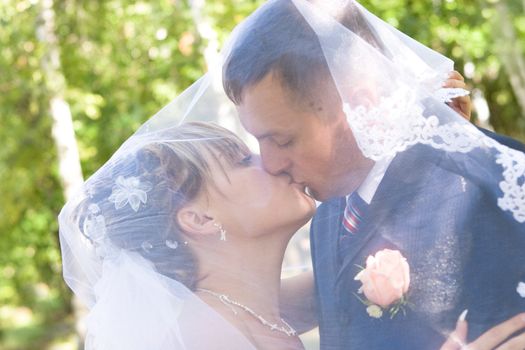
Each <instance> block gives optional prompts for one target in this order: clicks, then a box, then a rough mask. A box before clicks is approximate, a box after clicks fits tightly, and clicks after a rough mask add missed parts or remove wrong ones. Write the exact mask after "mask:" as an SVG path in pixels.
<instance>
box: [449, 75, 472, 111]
mask: <svg viewBox="0 0 525 350" xmlns="http://www.w3.org/2000/svg"><path fill="white" fill-rule="evenodd" d="M443 87H445V88H458V89H465V90H468V87H467V84H465V79H464V78H463V76H462V75H461V74H459V72H457V71H452V72H451V73H450V74H449V76H448V79H447V80H445V82H444V83H443ZM447 104H448V105H449V106H450V107H452V109H454V110H455V111H456V112H457V113H459V114H460V115H461V116H462V117H463V118H465V119H466V120H470V116H471V114H472V103H471V100H470V96H461V97H456V98H455V99H453V100H452V102H449V103H447Z"/></svg>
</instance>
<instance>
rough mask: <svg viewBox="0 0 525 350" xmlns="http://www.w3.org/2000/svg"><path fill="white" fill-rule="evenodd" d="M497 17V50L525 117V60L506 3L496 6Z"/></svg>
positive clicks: (499, 3)
mask: <svg viewBox="0 0 525 350" xmlns="http://www.w3.org/2000/svg"><path fill="white" fill-rule="evenodd" d="M496 12H497V15H496V16H495V18H494V21H493V27H494V32H495V33H496V34H499V35H495V38H499V39H497V40H498V45H497V50H498V55H499V56H500V59H501V62H502V63H503V67H504V69H505V71H506V72H507V74H508V76H509V81H510V84H511V86H512V90H513V91H514V95H515V96H516V99H517V100H518V105H519V106H520V107H521V115H522V116H524V117H525V59H524V57H523V49H522V46H521V45H520V41H519V39H518V37H517V35H516V31H515V29H514V26H513V20H512V16H511V15H510V12H509V8H508V6H507V4H506V2H505V1H499V2H498V3H497V4H496Z"/></svg>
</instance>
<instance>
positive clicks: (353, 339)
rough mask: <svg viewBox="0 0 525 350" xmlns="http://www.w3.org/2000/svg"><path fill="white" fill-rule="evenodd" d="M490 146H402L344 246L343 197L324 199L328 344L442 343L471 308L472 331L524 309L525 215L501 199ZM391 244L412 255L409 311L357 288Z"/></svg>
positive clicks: (316, 250) (320, 266)
mask: <svg viewBox="0 0 525 350" xmlns="http://www.w3.org/2000/svg"><path fill="white" fill-rule="evenodd" d="M490 136H491V137H493V138H496V139H497V140H498V141H500V142H503V143H506V144H509V139H507V138H505V137H501V136H500V135H495V134H490ZM511 141H513V142H516V144H511V146H513V147H514V148H518V149H519V148H520V147H522V146H523V145H521V144H520V143H518V142H517V141H514V140H511ZM522 150H524V151H525V146H524V147H523V148H522ZM483 152H485V151H481V150H480V151H479V153H478V154H469V155H468V156H465V155H462V154H450V153H448V154H447V153H444V152H440V151H436V150H434V149H431V148H429V147H427V146H422V145H417V146H414V147H413V148H412V149H410V150H409V151H406V152H404V153H402V154H400V155H398V156H397V157H396V158H395V159H394V160H393V161H392V163H391V164H390V166H389V168H388V170H387V172H386V173H385V177H384V179H383V181H382V182H381V184H380V186H379V188H378V190H377V192H376V195H375V196H374V198H373V200H372V203H371V204H370V207H369V210H368V214H367V215H368V216H367V220H366V221H365V223H364V224H363V226H362V227H361V229H360V232H359V233H358V235H357V236H355V237H352V238H351V239H352V241H351V242H350V244H348V245H346V246H345V248H344V249H343V251H339V252H338V248H339V247H338V237H339V236H340V234H341V230H342V225H341V222H342V214H343V211H344V208H345V199H344V198H337V199H333V200H330V201H328V202H326V203H323V204H322V205H321V206H320V207H319V208H318V211H317V213H316V215H315V217H314V219H313V222H312V229H311V246H312V256H313V265H314V274H315V279H316V292H317V302H318V311H319V314H318V316H319V323H320V334H321V349H345V350H348V349H417V350H422V349H439V348H440V346H441V345H442V343H443V342H444V341H445V338H446V336H447V334H448V332H450V331H451V330H453V329H454V327H455V323H456V320H457V318H458V316H459V315H460V313H461V312H462V311H463V310H464V309H469V314H468V321H469V338H470V339H475V338H477V337H478V336H479V335H480V334H481V333H483V332H484V331H486V330H488V329H489V328H490V327H492V326H494V325H496V324H498V323H500V322H502V321H504V320H506V319H508V318H510V317H511V316H513V315H515V314H516V313H518V312H520V311H525V299H524V298H521V297H520V296H519V294H518V293H517V292H516V287H517V285H518V283H519V282H520V281H525V224H520V223H518V222H517V221H516V220H514V219H513V218H512V215H511V213H509V212H508V211H502V210H501V209H500V208H499V207H498V206H497V200H496V198H498V197H500V196H501V191H500V189H499V188H496V187H494V186H487V183H488V182H489V181H487V177H490V176H494V174H501V168H500V167H499V165H497V164H495V162H488V163H487V162H485V163H484V162H483V160H485V159H487V157H485V155H484V154H483ZM498 169H499V173H498ZM384 248H390V249H396V250H399V251H401V253H402V254H403V255H404V256H405V257H406V258H407V260H408V263H409V265H410V268H411V284H410V290H409V293H408V297H409V302H410V303H411V305H410V307H409V308H408V309H407V313H406V315H403V314H398V315H397V316H396V317H394V318H393V319H390V318H389V316H388V315H385V316H383V317H382V318H381V319H374V318H371V317H370V316H369V315H368V314H367V313H366V307H365V306H364V305H363V304H362V303H361V302H360V301H359V300H358V298H357V297H356V296H355V295H354V293H356V292H357V290H358V288H359V286H360V282H358V281H355V280H354V277H355V275H356V274H357V273H358V272H359V267H357V266H356V265H364V264H365V261H366V257H367V256H369V255H371V254H375V253H376V252H377V251H379V250H381V249H384ZM338 254H340V255H341V261H338V259H337V257H338Z"/></svg>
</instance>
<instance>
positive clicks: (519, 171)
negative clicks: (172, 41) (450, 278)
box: [59, 0, 525, 350]
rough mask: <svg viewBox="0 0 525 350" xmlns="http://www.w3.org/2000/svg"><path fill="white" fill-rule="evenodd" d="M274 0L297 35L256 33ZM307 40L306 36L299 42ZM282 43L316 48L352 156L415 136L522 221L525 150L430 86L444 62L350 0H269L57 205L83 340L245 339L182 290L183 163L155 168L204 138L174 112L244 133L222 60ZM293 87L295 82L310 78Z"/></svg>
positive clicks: (187, 279)
mask: <svg viewBox="0 0 525 350" xmlns="http://www.w3.org/2000/svg"><path fill="white" fill-rule="evenodd" d="M279 2H280V3H285V4H286V6H288V8H292V9H293V11H295V12H294V13H296V14H299V16H300V17H301V20H302V21H303V24H304V31H303V32H302V33H300V34H301V35H299V36H298V37H297V38H296V39H295V41H290V42H286V43H283V42H280V41H279V38H277V37H272V36H269V37H267V36H265V35H266V34H265V33H266V32H265V30H268V33H271V32H272V31H271V30H270V29H271V28H269V27H268V26H271V25H272V22H271V21H268V22H267V24H266V27H264V26H261V25H260V23H261V21H263V20H264V16H266V15H267V8H268V7H270V6H274V5H275V3H279ZM286 6H285V7H286ZM280 25H282V24H280ZM254 31H258V32H257V33H258V34H259V39H260V40H259V41H257V42H254V43H253V44H252V45H251V46H248V48H247V50H248V51H251V52H252V55H249V54H248V53H249V52H248V51H247V52H246V55H245V54H244V53H243V51H242V50H238V49H239V46H238V43H239V42H243V40H244V39H245V38H246V36H247V35H252V34H253V33H254ZM303 34H304V35H303ZM309 36H313V37H314V38H316V40H317V41H316V42H314V43H311V42H309V41H308V40H309V39H308V37H309ZM279 45H280V47H279V50H280V52H284V54H282V53H281V56H280V57H275V60H279V59H282V60H285V59H286V57H289V56H293V55H294V54H296V52H301V50H298V51H297V48H298V47H300V46H301V45H305V46H307V45H311V47H309V48H308V49H307V51H310V52H313V51H315V50H317V51H318V52H317V53H315V54H314V55H312V56H311V57H307V58H305V59H311V60H312V69H315V70H320V71H322V72H321V74H325V73H326V74H327V76H329V77H331V79H332V80H333V84H334V86H335V88H336V89H337V92H338V94H339V98H340V100H341V102H342V105H341V108H342V109H343V111H344V113H345V114H346V117H347V120H348V123H349V125H350V127H351V130H352V132H353V134H354V137H355V139H356V141H357V144H358V146H359V148H360V150H361V152H362V154H363V155H365V156H366V157H367V158H370V159H372V160H374V161H378V160H382V159H387V158H388V159H390V158H393V157H395V156H397V155H399V154H402V153H404V152H406V151H408V150H410V149H412V148H413V147H415V146H420V145H423V146H425V147H428V148H431V149H434V150H436V151H437V152H443V153H444V154H446V155H447V157H449V158H451V159H452V161H451V162H450V164H451V165H450V166H455V167H457V169H460V170H461V169H464V168H465V167H468V172H467V173H468V174H470V176H471V177H472V178H471V179H467V180H470V181H473V182H475V183H476V184H477V185H478V186H479V187H480V188H482V189H483V191H486V192H487V193H490V194H489V196H488V198H491V200H493V201H494V207H495V208H498V209H497V210H501V211H502V212H504V213H506V214H505V215H507V216H508V220H509V221H513V223H512V224H511V225H515V226H514V227H520V228H521V230H522V232H523V231H525V226H523V225H524V223H525V181H524V180H525V178H524V176H525V155H524V154H523V153H520V152H517V151H514V150H511V149H509V148H507V147H506V146H504V145H501V144H500V143H498V142H497V141H495V140H494V139H492V138H490V137H487V136H485V135H484V134H483V133H482V132H481V131H479V130H478V129H477V128H476V127H475V126H473V125H472V124H470V123H469V122H467V121H465V120H464V119H463V118H462V117H461V116H459V115H458V114H457V113H456V112H454V111H453V110H452V109H451V108H450V107H448V106H447V105H446V104H445V103H444V102H447V101H449V100H450V99H451V98H454V97H457V96H462V95H464V94H465V91H463V90H461V89H442V88H441V84H442V83H443V81H444V80H445V78H446V75H447V74H448V73H449V72H450V71H452V70H453V62H452V61H451V60H449V59H448V58H446V57H443V56H442V55H440V54H439V53H436V52H435V51H432V50H431V49H429V48H427V47H425V46H424V45H422V44H420V43H418V42H416V41H414V40H413V39H411V38H409V37H408V36H406V35H404V34H403V33H401V32H399V31H397V30H396V29H394V28H393V27H391V26H390V25H388V24H387V23H385V22H383V21H382V20H380V19H379V18H377V17H375V16H374V15H373V14H371V13H369V12H368V11H367V10H366V9H364V8H363V7H362V6H361V5H360V4H358V3H357V2H355V1H352V0H346V1H345V0H339V1H337V0H331V1H312V2H311V1H306V0H290V1H285V0H270V1H268V2H267V3H265V4H264V5H262V6H261V8H259V9H258V10H257V11H255V12H254V13H253V14H252V15H251V16H250V17H249V18H247V19H246V20H245V21H244V22H242V23H241V24H240V25H238V27H237V28H235V30H234V31H233V33H232V34H231V37H230V39H229V40H228V42H227V44H226V45H225V48H224V49H223V51H222V53H221V58H222V62H218V63H217V65H216V66H214V67H210V71H209V72H208V73H207V74H205V75H204V76H203V77H202V78H201V79H199V80H198V81H197V82H195V83H194V84H193V85H192V86H190V87H189V88H188V89H187V90H186V91H184V92H183V93H182V94H181V95H180V96H178V97H177V98H176V99H175V100H174V101H172V102H171V103H169V104H168V105H167V106H165V107H164V108H163V109H161V110H160V111H159V112H158V113H157V114H156V115H154V116H153V117H152V118H151V119H150V120H148V121H147V122H146V123H145V124H144V125H142V126H141V127H140V129H139V130H138V131H137V132H136V133H135V134H134V135H133V136H131V137H130V138H129V139H128V140H127V141H126V142H125V143H124V144H123V145H122V146H121V147H120V148H119V149H118V150H117V151H116V152H115V154H114V155H113V156H112V157H111V159H110V160H108V162H107V163H106V164H104V165H103V166H102V167H101V168H100V169H99V170H98V171H97V172H96V173H94V174H93V175H92V176H91V177H90V178H89V179H88V180H87V181H86V182H85V183H84V185H83V187H82V188H81V189H80V190H79V191H78V192H77V194H76V195H75V196H74V197H73V198H72V199H71V200H69V201H68V202H67V203H66V205H65V206H64V208H63V210H62V212H61V213H60V216H59V223H60V243H61V249H62V256H63V267H64V269H63V271H64V279H65V280H66V282H67V284H68V285H69V287H70V288H71V289H72V290H73V292H74V293H75V294H76V295H77V296H78V297H79V298H80V300H81V301H82V302H83V303H85V305H86V306H87V307H88V308H89V310H90V312H89V314H88V316H87V319H86V324H87V340H86V348H87V349H144V350H145V349H250V348H254V347H253V346H252V345H251V344H250V342H249V341H248V340H247V339H246V338H245V337H244V336H242V335H241V333H240V332H239V331H238V330H237V329H236V328H235V327H233V326H232V325H230V324H229V323H228V322H227V321H226V320H225V319H223V318H222V317H221V316H220V315H219V314H218V313H216V312H215V311H214V310H213V309H212V308H211V307H209V306H208V305H207V304H205V303H204V302H202V301H201V300H200V299H199V298H198V297H197V296H196V295H195V294H194V293H193V289H194V288H195V281H194V280H193V278H194V277H195V276H193V275H192V274H194V273H195V271H196V270H195V266H196V265H198V262H196V261H195V257H194V256H192V254H191V247H188V246H187V245H185V242H184V239H182V238H181V236H180V235H178V234H174V232H175V231H176V230H177V227H176V225H174V223H173V213H174V211H176V210H177V205H176V204H174V203H183V202H184V199H185V198H181V196H184V195H185V194H184V193H182V192H180V191H179V190H178V188H177V187H173V186H172V184H170V181H168V180H167V176H169V173H170V172H173V173H175V175H173V176H175V177H177V176H179V174H183V173H185V172H188V169H187V168H185V167H186V166H187V164H186V163H184V162H182V161H181V162H173V163H170V166H171V168H169V170H166V169H165V170H164V173H163V172H161V171H160V170H159V169H160V168H162V165H163V158H162V157H163V152H164V151H166V149H165V148H166V147H168V146H166V145H172V144H187V145H188V147H187V152H191V147H192V146H191V145H194V144H199V143H202V142H204V143H206V142H210V147H214V145H213V142H214V140H213V139H212V140H210V139H209V136H206V135H199V134H198V133H192V132H190V131H188V130H185V129H184V128H181V126H180V125H181V124H183V123H184V122H187V121H214V122H216V123H218V124H220V125H223V126H225V127H226V128H227V129H229V130H231V131H233V132H234V133H236V134H238V135H240V136H241V137H243V135H246V132H245V131H244V130H243V129H242V127H241V126H240V124H239V121H238V119H237V114H236V108H235V103H233V102H232V100H231V99H230V97H232V94H233V95H235V94H234V91H233V90H235V89H234V88H235V84H236V83H237V81H241V80H242V79H244V78H245V77H242V76H230V77H228V69H230V68H232V67H233V66H235V65H241V66H242V65H244V66H246V67H252V66H253V67H256V66H257V64H258V63H259V62H256V58H257V55H255V56H253V52H257V50H263V51H265V50H267V51H268V52H271V51H272V50H274V48H275V47H274V46H279ZM283 45H284V46H286V47H288V48H289V51H287V50H283ZM287 53H288V54H289V56H287ZM244 56H246V58H244ZM254 57H255V61H254ZM292 68H293V67H292ZM254 69H255V68H254ZM297 74H298V76H299V77H301V72H298V73H297ZM226 79H229V83H230V85H228V84H227V83H228V82H226V81H225V80H226ZM255 80H257V79H255ZM291 84H296V85H297V86H298V88H299V90H300V89H302V88H307V86H306V85H308V84H311V81H309V80H308V79H306V78H305V79H304V80H302V79H298V80H297V81H294V82H291ZM302 84H304V85H305V86H303V85H302ZM224 86H226V88H227V90H228V89H229V90H228V95H230V96H228V95H227V94H226V93H225V92H224ZM232 86H233V88H232ZM232 89H233V90H232ZM232 91H233V93H232ZM233 99H235V97H234V96H233ZM268 103H271V101H268ZM111 117H112V118H118V116H111ZM169 147H171V146H169ZM169 147H168V148H169ZM184 147H185V146H184ZM181 148H183V147H181ZM180 176H182V175H180ZM457 195H458V196H461V195H466V194H465V193H462V192H461V191H459V192H458V194H457ZM441 205H446V203H441ZM516 225H517V226H516ZM519 225H521V226H519ZM501 234H502V235H503V234H505V233H504V232H501ZM392 239H394V238H392ZM453 287H454V286H447V287H446V288H445V291H451V290H452V289H453ZM451 292H453V291H451ZM440 305H441V304H439V303H436V304H433V305H426V307H435V308H437V309H439V308H440V307H441V306H440ZM443 307H445V306H443ZM438 311H439V310H438ZM432 320H433V319H432V318H429V319H428V322H432ZM432 326H433V327H441V324H440V323H439V322H438V321H436V324H435V325H432ZM218 344H220V345H218Z"/></svg>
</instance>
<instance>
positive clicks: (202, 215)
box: [177, 203, 217, 238]
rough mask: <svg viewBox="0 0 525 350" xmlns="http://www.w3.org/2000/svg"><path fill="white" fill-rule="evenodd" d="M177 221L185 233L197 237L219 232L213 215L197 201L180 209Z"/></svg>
mask: <svg viewBox="0 0 525 350" xmlns="http://www.w3.org/2000/svg"><path fill="white" fill-rule="evenodd" d="M177 222H178V224H179V226H180V228H181V229H182V230H183V231H184V232H185V233H187V234H189V235H191V236H194V237H195V238H197V237H198V236H208V235H214V234H217V227H215V226H214V223H215V221H214V220H213V217H211V216H209V214H208V213H207V212H206V211H205V210H204V209H203V208H202V207H201V206H200V205H199V204H197V203H194V204H188V205H186V206H184V207H183V208H182V209H180V210H179V212H178V213H177Z"/></svg>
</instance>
